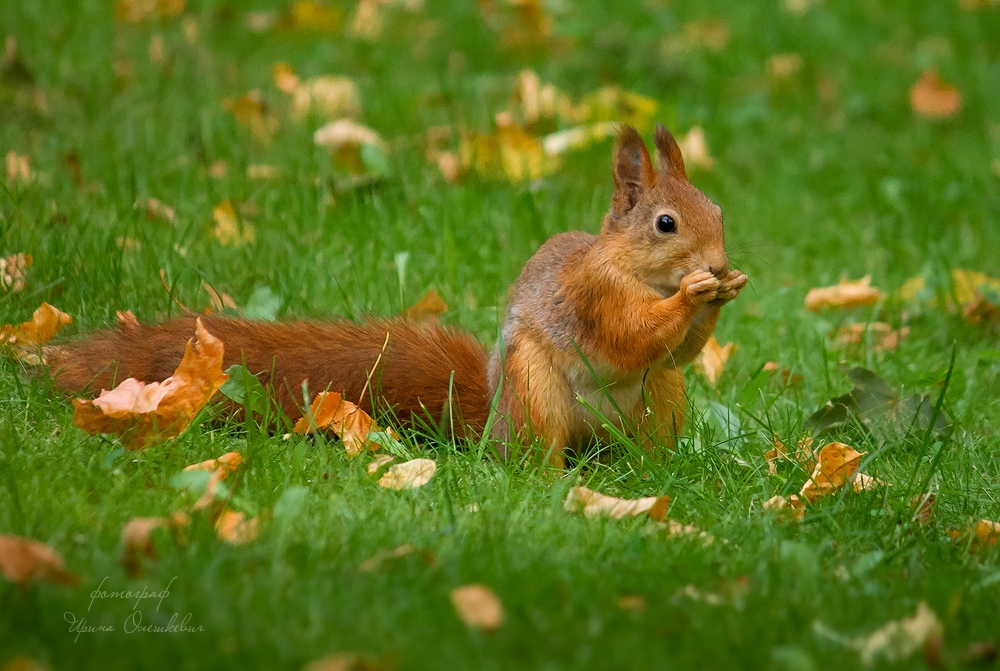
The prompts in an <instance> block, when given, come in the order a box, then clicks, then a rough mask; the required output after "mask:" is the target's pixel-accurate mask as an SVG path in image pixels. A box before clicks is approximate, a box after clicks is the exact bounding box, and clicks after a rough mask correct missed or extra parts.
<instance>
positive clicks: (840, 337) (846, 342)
mask: <svg viewBox="0 0 1000 671" xmlns="http://www.w3.org/2000/svg"><path fill="white" fill-rule="evenodd" d="M909 334H910V328H909V327H908V326H904V327H902V328H900V329H899V330H893V328H892V326H890V325H889V324H886V323H885V322H868V323H865V324H850V325H848V326H844V327H842V328H841V329H840V330H839V331H837V343H838V344H840V345H843V346H849V347H855V346H858V345H861V344H862V343H864V342H865V339H866V337H867V338H869V339H870V342H871V346H872V350H873V351H875V352H882V351H889V352H892V351H895V349H896V348H897V347H899V343H900V341H901V340H903V339H904V338H906V336H908V335H909Z"/></svg>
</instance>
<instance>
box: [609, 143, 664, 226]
mask: <svg viewBox="0 0 1000 671" xmlns="http://www.w3.org/2000/svg"><path fill="white" fill-rule="evenodd" d="M611 169H612V172H613V173H614V176H615V194H614V196H613V197H612V199H611V204H612V206H613V207H614V209H615V211H616V212H619V213H624V212H628V211H629V210H631V209H632V208H633V207H635V204H636V203H637V202H638V201H639V194H640V193H641V192H642V191H643V189H648V188H650V187H652V186H653V185H654V184H656V172H655V171H654V170H653V164H652V162H650V160H649V151H647V149H646V143H645V142H643V141H642V136H641V135H639V133H638V132H636V130H635V129H634V128H632V127H631V126H622V128H621V130H620V131H619V132H618V142H617V144H616V145H615V154H614V158H613V159H612V161H611Z"/></svg>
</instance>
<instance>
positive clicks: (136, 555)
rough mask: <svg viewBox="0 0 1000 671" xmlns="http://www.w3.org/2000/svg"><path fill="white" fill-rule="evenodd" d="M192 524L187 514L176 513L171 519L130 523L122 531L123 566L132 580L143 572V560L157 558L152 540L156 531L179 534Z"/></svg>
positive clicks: (133, 521) (147, 518) (144, 519)
mask: <svg viewBox="0 0 1000 671" xmlns="http://www.w3.org/2000/svg"><path fill="white" fill-rule="evenodd" d="M189 524H191V518H190V517H188V515H187V513H184V512H176V513H173V514H172V515H171V516H170V517H135V518H133V519H131V520H129V521H128V523H127V524H126V525H125V528H124V529H122V534H121V542H122V545H124V546H125V552H124V553H123V554H122V565H123V566H124V568H125V573H126V575H128V576H129V577H130V578H135V577H136V576H138V575H139V574H140V573H141V572H142V559H143V557H148V558H150V559H155V558H156V552H155V550H154V548H153V542H152V539H151V538H150V537H151V535H152V533H153V531H154V530H156V529H169V530H171V531H173V532H175V533H176V532H177V531H178V530H179V529H181V528H183V527H186V526H188V525H189Z"/></svg>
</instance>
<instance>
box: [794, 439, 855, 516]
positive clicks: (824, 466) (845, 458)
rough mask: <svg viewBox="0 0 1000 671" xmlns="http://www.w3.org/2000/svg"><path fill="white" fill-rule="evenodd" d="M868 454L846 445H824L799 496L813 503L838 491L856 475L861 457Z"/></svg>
mask: <svg viewBox="0 0 1000 671" xmlns="http://www.w3.org/2000/svg"><path fill="white" fill-rule="evenodd" d="M866 454H868V453H867V452H858V451H857V450H855V449H854V448H853V447H851V446H850V445H845V444H844V443H829V444H828V445H824V446H823V447H822V449H820V451H819V456H818V458H817V461H816V468H814V469H813V472H812V476H810V478H809V479H808V480H807V481H806V484H804V485H802V489H801V490H799V496H800V497H802V498H803V499H805V500H806V501H809V502H810V503H812V502H814V501H816V500H817V499H820V498H822V497H824V496H827V495H829V494H832V493H833V492H835V491H837V490H838V489H840V488H841V487H843V486H844V483H846V482H847V481H848V480H850V479H851V477H852V476H853V475H854V474H855V472H856V471H857V470H858V466H859V465H860V464H861V457H863V456H865V455H866Z"/></svg>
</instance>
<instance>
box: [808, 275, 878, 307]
mask: <svg viewBox="0 0 1000 671" xmlns="http://www.w3.org/2000/svg"><path fill="white" fill-rule="evenodd" d="M871 281H872V278H871V276H870V275H866V276H864V277H862V278H861V279H860V280H856V281H854V282H850V281H847V280H843V281H841V282H840V284H837V285H834V286H832V287H824V288H822V289H810V290H809V294H808V295H807V296H806V310H809V311H811V312H818V311H820V310H822V309H823V308H852V307H859V306H867V305H874V304H875V303H876V302H877V301H878V299H879V298H881V296H882V294H881V293H879V290H878V289H876V288H875V287H873V286H871Z"/></svg>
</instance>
